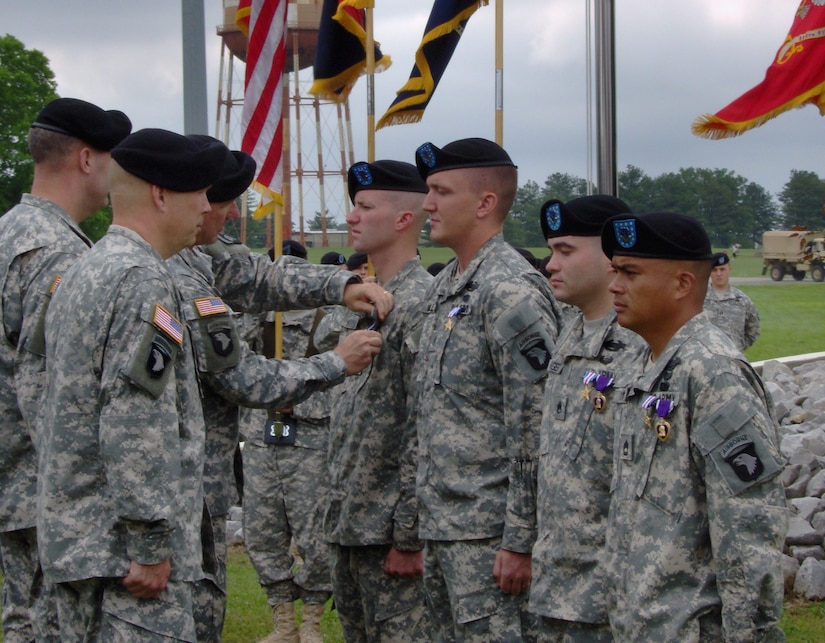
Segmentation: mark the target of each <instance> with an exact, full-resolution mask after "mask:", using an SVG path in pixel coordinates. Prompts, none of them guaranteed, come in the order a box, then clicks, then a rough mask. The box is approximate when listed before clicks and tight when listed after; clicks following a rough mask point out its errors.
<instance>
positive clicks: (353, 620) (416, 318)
mask: <svg viewBox="0 0 825 643" xmlns="http://www.w3.org/2000/svg"><path fill="white" fill-rule="evenodd" d="M348 185H349V196H350V199H351V200H352V203H353V208H352V210H351V211H350V213H349V214H348V215H347V223H348V224H349V226H350V229H351V231H352V238H353V247H354V248H355V250H357V251H358V252H359V253H362V254H364V255H367V254H368V255H369V258H370V260H371V261H372V264H373V265H374V266H375V271H376V276H377V283H379V284H381V285H382V286H383V287H384V288H386V289H387V290H388V291H390V292H391V293H392V294H393V300H394V302H395V307H394V308H393V312H392V314H391V315H390V316H389V317H388V318H387V320H386V321H385V322H384V323H383V324H382V325H381V328H380V330H381V335H382V337H383V338H384V348H383V349H382V351H381V353H380V355H379V356H378V357H376V359H375V361H374V362H373V364H372V366H371V367H370V368H368V369H366V370H364V371H363V372H362V373H361V374H360V375H358V376H357V377H353V378H350V379H349V380H347V381H346V382H345V383H344V384H343V385H342V386H340V387H338V388H336V389H335V390H334V391H333V396H334V399H333V407H332V413H331V417H330V444H329V456H328V464H329V478H330V490H329V502H328V505H327V510H326V515H325V517H324V531H325V533H326V537H327V540H328V541H329V542H330V543H331V548H330V556H331V567H332V585H333V592H334V594H335V605H336V607H337V609H338V617H339V619H340V621H341V626H342V628H343V631H344V638H345V639H346V640H347V641H350V642H357V641H358V642H367V641H369V642H373V643H379V642H387V643H389V642H391V641H392V642H398V641H410V642H411V643H412V642H418V641H427V640H430V636H431V635H430V625H429V616H428V613H427V608H426V605H425V600H424V585H423V582H422V580H421V579H422V576H423V569H424V555H423V547H424V545H423V542H422V541H421V540H420V539H419V536H418V508H417V503H416V499H415V476H416V468H417V462H418V458H417V454H418V451H417V445H418V440H417V437H416V434H415V427H414V426H413V425H412V424H411V422H410V421H409V415H410V411H411V403H412V399H413V368H414V365H415V360H416V355H417V352H418V338H419V333H420V324H421V321H422V314H421V313H422V310H423V305H424V301H425V295H426V293H427V290H428V288H429V286H430V284H431V282H432V277H431V276H430V274H429V273H428V272H427V271H426V270H425V269H424V268H423V267H422V266H421V262H420V260H419V258H418V256H417V254H416V248H417V244H418V237H419V235H420V233H421V230H422V228H423V226H424V221H425V219H426V214H425V213H424V210H423V209H422V208H421V204H422V202H423V200H424V195H425V194H426V192H427V186H426V184H425V183H424V181H423V180H422V179H421V177H420V176H419V174H418V170H417V169H416V168H415V167H414V166H413V165H411V164H409V163H402V162H400V161H389V160H381V161H375V162H374V163H364V162H361V163H356V164H355V165H353V166H352V167H350V168H349V172H348ZM345 312H346V311H345ZM336 313H337V311H336ZM336 313H333V314H332V315H329V316H328V317H327V318H325V319H324V320H323V321H322V324H324V322H326V321H327V320H328V319H331V318H333V317H338V318H339V321H338V322H336V321H335V320H332V321H331V326H332V327H333V328H334V327H337V328H338V330H340V331H341V332H342V333H343V334H346V333H349V332H352V330H353V328H354V327H357V326H360V325H363V324H371V323H374V320H373V319H369V318H367V319H361V320H359V319H357V318H356V319H354V320H353V319H352V318H351V317H352V316H350V319H349V320H347V319H341V318H340V314H336ZM352 322H356V323H352ZM323 334H324V330H323V327H319V336H321V337H323ZM321 341H322V340H320V339H319V342H321ZM322 345H323V344H322Z"/></svg>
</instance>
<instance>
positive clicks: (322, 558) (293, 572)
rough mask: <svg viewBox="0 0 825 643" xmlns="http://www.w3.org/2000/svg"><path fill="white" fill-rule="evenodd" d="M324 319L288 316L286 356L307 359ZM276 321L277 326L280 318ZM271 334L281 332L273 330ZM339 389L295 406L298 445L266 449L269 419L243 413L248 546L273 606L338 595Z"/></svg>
mask: <svg viewBox="0 0 825 643" xmlns="http://www.w3.org/2000/svg"><path fill="white" fill-rule="evenodd" d="M316 314H318V315H319V316H320V315H321V314H323V310H321V311H320V312H319V311H317V310H296V311H286V312H284V313H282V315H281V328H282V333H283V335H282V337H283V341H282V345H283V355H284V357H285V358H286V359H300V358H303V357H305V356H306V355H307V352H308V346H309V340H310V333H311V332H312V328H313V323H314V321H315V318H316ZM270 316H271V317H272V319H273V323H274V314H271V315H270ZM270 316H268V317H270ZM259 332H260V328H259ZM264 332H274V329H273V328H270V327H266V329H265V330H264ZM332 390H334V389H327V390H323V391H316V392H315V393H313V394H312V395H310V396H309V397H308V398H307V399H305V400H304V401H302V402H300V403H299V404H296V405H294V406H293V407H292V417H293V422H294V424H296V425H297V432H296V433H295V443H294V445H286V444H282V445H276V444H266V443H265V442H264V424H265V422H266V419H267V414H266V413H264V412H261V411H255V410H251V409H242V410H241V415H242V418H243V419H242V422H243V430H244V434H245V435H246V444H245V445H244V451H243V462H244V479H245V480H246V482H245V487H244V513H243V521H244V544H245V546H246V551H247V553H248V554H249V558H250V560H251V561H252V564H253V566H254V567H255V570H256V572H257V574H258V582H259V583H260V584H261V586H262V587H263V588H264V591H265V592H266V593H267V601H268V602H269V604H270V605H279V604H280V603H286V602H289V601H293V600H295V599H297V598H303V599H304V602H305V603H314V604H323V603H325V602H326V600H327V599H328V598H329V595H330V593H331V592H332V585H331V582H330V573H329V547H328V545H327V543H326V540H325V538H324V530H323V515H324V506H325V504H326V500H327V480H328V475H327V471H326V449H327V443H328V438H329V396H330V394H331V392H332ZM292 542H294V543H295V547H296V548H297V551H298V554H299V555H300V557H301V561H302V562H301V564H300V567H298V568H297V569H296V567H295V566H296V562H297V561H296V559H295V558H294V557H293V555H292V553H291V551H290V544H291V543H292Z"/></svg>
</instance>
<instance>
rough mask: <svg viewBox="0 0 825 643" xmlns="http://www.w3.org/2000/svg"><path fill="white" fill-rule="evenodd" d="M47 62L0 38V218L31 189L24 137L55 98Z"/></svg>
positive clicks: (11, 39) (54, 84) (12, 39)
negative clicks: (45, 106)
mask: <svg viewBox="0 0 825 643" xmlns="http://www.w3.org/2000/svg"><path fill="white" fill-rule="evenodd" d="M56 88H57V82H56V81H55V79H54V74H53V73H52V70H51V69H50V68H49V60H48V58H46V56H45V55H44V54H43V53H42V52H40V51H38V50H36V49H26V48H25V47H24V45H23V43H22V42H20V41H19V40H18V39H17V38H15V37H14V36H11V35H8V34H7V35H6V36H3V37H2V38H0V150H2V154H0V214H2V213H4V212H6V211H7V210H8V209H9V208H11V207H12V206H13V205H15V204H16V203H17V202H18V201H19V200H20V195H21V194H22V193H23V192H25V191H26V190H28V189H29V188H30V187H31V183H32V179H33V177H34V167H33V163H32V160H31V157H30V156H29V150H28V146H27V144H26V136H27V134H28V131H29V128H30V127H31V124H32V122H33V121H34V119H35V118H36V117H37V114H38V113H40V110H41V109H43V106H44V105H45V104H46V103H48V102H49V101H51V100H54V99H55V98H57V94H56V92H55V89H56Z"/></svg>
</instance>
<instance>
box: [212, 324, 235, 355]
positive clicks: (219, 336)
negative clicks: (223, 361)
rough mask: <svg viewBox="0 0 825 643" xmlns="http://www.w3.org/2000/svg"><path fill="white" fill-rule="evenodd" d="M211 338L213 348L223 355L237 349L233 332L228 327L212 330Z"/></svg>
mask: <svg viewBox="0 0 825 643" xmlns="http://www.w3.org/2000/svg"><path fill="white" fill-rule="evenodd" d="M209 339H211V340H212V348H214V349H215V352H216V353H217V354H218V355H220V356H221V357H226V356H227V355H230V354H231V353H232V351H233V350H235V345H234V342H233V341H232V333H231V332H230V331H229V329H227V328H219V329H217V330H215V331H212V332H210V333H209Z"/></svg>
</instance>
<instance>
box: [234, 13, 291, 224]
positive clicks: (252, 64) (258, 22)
mask: <svg viewBox="0 0 825 643" xmlns="http://www.w3.org/2000/svg"><path fill="white" fill-rule="evenodd" d="M286 5H287V0H240V3H239V4H238V11H237V13H236V14H235V23H236V24H237V25H238V28H239V29H240V30H241V31H243V32H244V33H245V34H246V35H247V37H248V39H249V44H248V45H247V53H246V78H245V82H244V101H243V117H242V119H241V127H242V131H243V138H242V141H241V150H243V151H244V152H246V153H247V154H249V155H250V156H252V158H254V159H255V162H256V163H257V164H258V174H257V176H256V177H255V181H254V182H253V184H252V187H253V188H254V189H255V190H256V191H258V192H260V193H261V203H260V205H259V206H258V209H257V210H256V211H255V213H254V214H253V215H252V216H253V218H255V219H261V218H263V217H265V216H266V215H268V214H270V213H272V212H274V211H275V208H276V206H281V205H283V198H282V196H281V192H282V190H283V165H282V164H281V159H282V156H283V146H284V130H283V121H282V119H281V108H282V105H281V102H282V94H283V80H284V64H285V62H286Z"/></svg>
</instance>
